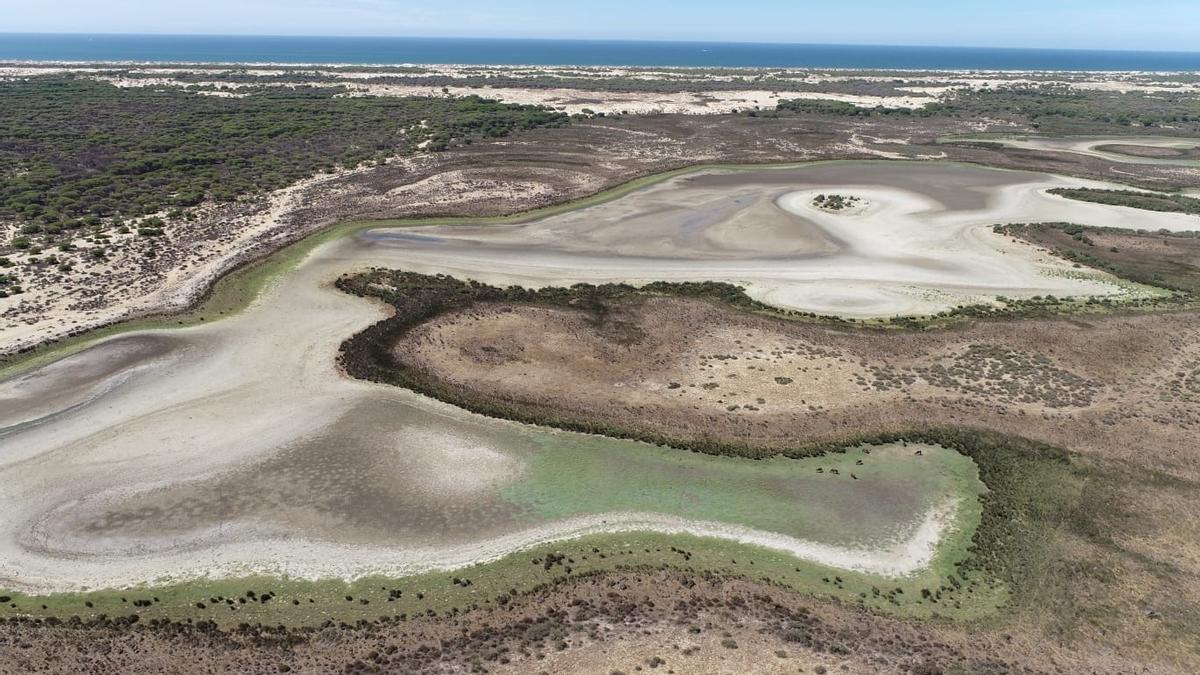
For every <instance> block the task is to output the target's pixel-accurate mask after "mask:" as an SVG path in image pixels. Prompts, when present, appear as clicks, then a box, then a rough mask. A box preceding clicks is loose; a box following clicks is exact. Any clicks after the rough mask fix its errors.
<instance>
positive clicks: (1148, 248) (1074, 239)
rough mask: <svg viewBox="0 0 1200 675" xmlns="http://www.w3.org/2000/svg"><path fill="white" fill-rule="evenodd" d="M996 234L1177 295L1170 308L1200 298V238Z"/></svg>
mask: <svg viewBox="0 0 1200 675" xmlns="http://www.w3.org/2000/svg"><path fill="white" fill-rule="evenodd" d="M994 230H995V231H996V232H998V233H1000V234H1006V235H1009V236H1012V237H1016V238H1018V239H1022V240H1024V241H1027V242H1029V243H1031V244H1034V245H1037V246H1042V247H1044V248H1047V249H1049V250H1051V251H1052V252H1053V253H1054V254H1055V255H1058V256H1059V257H1062V258H1066V259H1067V260H1072V261H1075V262H1076V263H1078V264H1080V265H1086V266H1088V267H1093V268H1096V269H1101V270H1105V271H1107V272H1111V273H1112V274H1115V275H1116V276H1119V277H1121V278H1123V279H1128V280H1130V281H1135V282H1137V283H1141V284H1146V285H1149V286H1157V287H1159V288H1165V289H1169V290H1173V291H1176V292H1177V293H1176V298H1177V299H1176V300H1171V299H1165V300H1162V301H1161V302H1162V303H1165V304H1168V305H1169V304H1180V303H1182V302H1186V301H1190V300H1194V298H1195V296H1196V295H1197V294H1200V265H1198V263H1197V261H1200V232H1166V231H1158V232H1148V231H1145V230H1136V231H1135V230H1124V229H1117V228H1104V227H1088V226H1084V225H1076V224H1073V223H1033V224H1009V225H996V226H995V227H994ZM1096 302H1104V299H1103V298H1101V299H1097V300H1096Z"/></svg>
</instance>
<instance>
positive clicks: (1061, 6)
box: [0, 0, 1200, 51]
mask: <svg viewBox="0 0 1200 675" xmlns="http://www.w3.org/2000/svg"><path fill="white" fill-rule="evenodd" d="M0 32H38V33H176V34H221V35H370V36H397V37H402V36H427V37H511V38H580V39H630V40H699V41H729V42H793V43H834V44H887V45H944V46H984V47H1046V48H1064V49H1146V50H1163V51H1171V50H1176V51H1198V50H1200V0H841V1H840V2H834V1H831V0H821V1H819V2H813V1H811V0H677V1H671V2H668V1H665V0H591V1H590V2H579V1H578V0H576V1H574V2H572V1H571V0H556V1H548V0H437V1H428V0H426V1H417V0H151V1H145V0H33V1H31V0H0ZM0 39H3V38H0Z"/></svg>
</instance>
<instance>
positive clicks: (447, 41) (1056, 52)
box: [0, 33, 1200, 71]
mask: <svg viewBox="0 0 1200 675" xmlns="http://www.w3.org/2000/svg"><path fill="white" fill-rule="evenodd" d="M0 60H9V61H13V60H18V61H153V62H176V63H178V62H200V63H322V64H332V63H347V64H401V63H412V64H430V63H439V64H446V63H456V64H495V65H578V66H694V67H708V68H734V67H781V68H783V67H791V68H805V67H809V68H868V69H871V68H876V69H912V70H1093V71H1095V70H1119V71H1133V70H1153V71H1162V70H1200V52H1134V51H1099V50H1065V49H996V48H982V47H899V46H883V45H817V44H756V43H735V42H635V41H616V40H501V39H475V38H379V37H282V36H273V37H256V36H228V35H78V34H76V35H61V34H55V35H48V34H27V33H0Z"/></svg>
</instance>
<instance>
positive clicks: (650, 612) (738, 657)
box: [0, 571, 1170, 675]
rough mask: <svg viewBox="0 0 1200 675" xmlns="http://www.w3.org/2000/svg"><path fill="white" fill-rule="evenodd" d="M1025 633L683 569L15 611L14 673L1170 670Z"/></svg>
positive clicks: (4, 662)
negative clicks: (204, 607)
mask: <svg viewBox="0 0 1200 675" xmlns="http://www.w3.org/2000/svg"><path fill="white" fill-rule="evenodd" d="M1011 628H1012V629H1011V630H1006V631H999V630H988V631H978V630H968V629H963V628H957V627H953V626H950V625H945V624H940V623H932V622H925V623H918V622H914V621H908V620H901V619H887V618H883V617H880V616H876V615H873V614H870V613H867V612H864V611H862V610H860V609H856V608H853V607H848V606H843V605H836V604H831V603H827V602H822V601H821V600H819V599H814V598H806V597H803V596H799V595H797V594H795V593H787V592H779V591H777V590H775V589H773V588H771V587H770V586H769V585H765V584H759V583H754V582H749V581H743V580H736V579H725V578H720V577H714V576H708V575H703V576H698V575H693V574H687V573H684V572H679V571H646V572H628V573H620V574H610V575H605V576H594V577H588V578H582V579H575V580H572V581H570V582H565V583H563V584H560V585H557V586H553V587H549V588H546V589H543V590H541V591H537V592H534V593H532V594H529V595H527V596H523V597H521V598H518V599H517V600H515V601H513V602H511V603H509V604H507V605H506V606H505V607H503V608H494V609H479V610H472V611H468V612H464V613H462V614H456V615H451V616H444V617H432V618H431V617H424V616H422V617H412V618H409V619H407V620H398V619H395V618H394V617H386V618H384V619H379V620H366V619H364V620H362V621H360V622H358V623H357V624H354V625H348V624H329V623H327V624H326V625H323V626H320V627H314V628H311V629H300V630H295V629H293V630H279V629H274V628H272V627H249V626H247V627H243V628H242V629H238V630H233V631H227V632H226V631H214V630H209V629H207V628H206V627H205V626H203V625H189V624H178V623H177V624H155V625H141V624H138V625H134V626H132V627H129V626H126V627H120V628H118V627H117V626H115V625H112V624H111V623H109V624H101V625H73V624H69V623H64V624H58V625H53V624H46V623H38V624H34V623H32V622H23V623H22V622H17V621H8V622H0V672H2V673H29V672H72V673H118V672H119V673H229V672H238V673H279V672H296V673H332V672H347V673H416V672H421V673H426V672H429V673H467V672H489V673H514V674H515V673H560V672H571V673H588V674H596V675H611V674H612V673H618V672H619V673H627V674H632V673H634V672H639V671H640V672H657V673H729V674H740V673H749V672H754V673H818V674H820V673H881V672H883V673H921V674H931V673H941V672H947V671H951V672H970V673H987V672H990V673H1007V672H1022V673H1058V672H1094V673H1118V672H1132V671H1134V670H1135V669H1136V670H1137V671H1138V672H1170V670H1169V669H1164V668H1162V667H1158V666H1156V665H1154V664H1145V666H1143V665H1142V664H1140V663H1139V662H1138V661H1137V660H1136V659H1130V657H1129V656H1128V655H1124V654H1121V653H1118V652H1115V651H1111V650H1109V649H1105V648H1097V647H1095V646H1091V647H1089V648H1087V649H1075V648H1071V647H1064V646H1051V645H1048V644H1046V643H1045V642H1044V641H1038V640H1031V639H1029V638H1028V637H1025V636H1023V635H1022V634H1021V631H1019V630H1016V629H1015V628H1016V627H1011Z"/></svg>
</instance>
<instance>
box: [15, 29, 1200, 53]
mask: <svg viewBox="0 0 1200 675" xmlns="http://www.w3.org/2000/svg"><path fill="white" fill-rule="evenodd" d="M0 35H23V36H78V37H96V36H109V37H197V38H284V39H297V38H300V39H330V40H346V39H358V40H491V41H498V42H585V43H586V42H591V43H635V44H697V45H759V46H778V47H880V48H888V49H964V50H970V49H986V50H1004V51H1015V52H1038V51H1041V52H1098V53H1109V54H1200V50H1190V51H1188V50H1177V49H1102V48H1095V47H1003V46H994V45H937V44H890V43H871V42H858V43H855V42H780V41H775V40H761V41H756V40H680V39H650V38H573V37H562V38H555V37H495V36H455V35H312V34H300V33H296V34H288V33H281V34H269V33H172V32H162V33H124V32H109V31H98V32H91V33H80V32H75V31H63V32H44V31H0Z"/></svg>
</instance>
